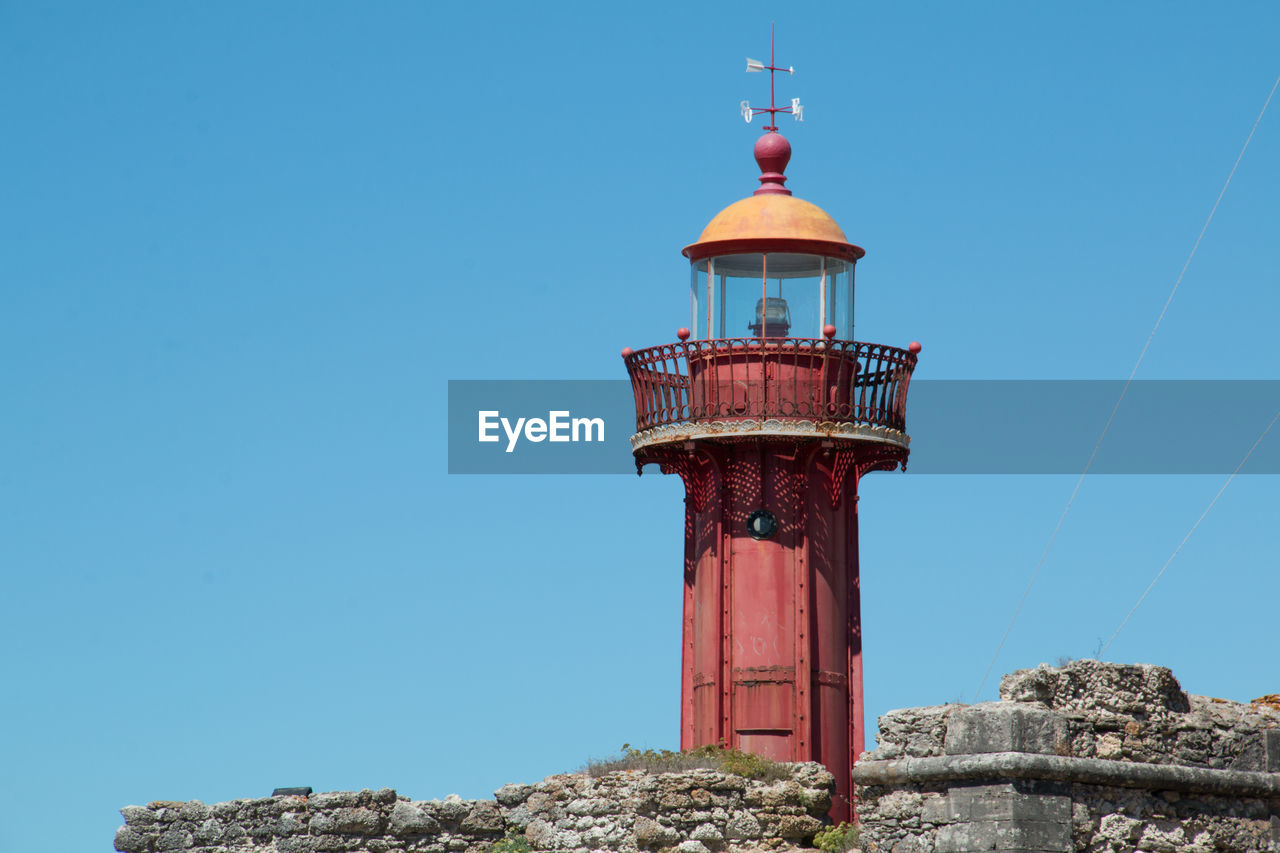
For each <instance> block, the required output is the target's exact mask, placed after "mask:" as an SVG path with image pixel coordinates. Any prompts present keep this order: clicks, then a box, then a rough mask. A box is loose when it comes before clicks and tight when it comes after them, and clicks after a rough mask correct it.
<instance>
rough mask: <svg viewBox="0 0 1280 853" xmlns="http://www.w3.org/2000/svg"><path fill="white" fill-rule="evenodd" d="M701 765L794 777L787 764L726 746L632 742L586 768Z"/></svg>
mask: <svg viewBox="0 0 1280 853" xmlns="http://www.w3.org/2000/svg"><path fill="white" fill-rule="evenodd" d="M698 769H706V770H718V771H720V772H721V773H732V774H734V775H735V776H743V777H745V778H747V779H759V780H762V781H766V782H777V781H780V780H782V779H790V778H791V768H790V767H789V766H788V765H786V764H782V763H780V762H777V761H772V760H770V759H768V758H761V757H760V756H758V755H752V754H751V753H749V752H743V751H741V750H738V749H729V748H728V747H724V746H699V747H697V748H695V749H686V750H683V751H679V752H677V751H673V750H670V749H634V748H633V747H632V746H631V744H629V743H624V744H623V745H622V752H621V754H620V755H618V756H615V757H613V758H599V759H592V760H591V761H588V762H587V764H586V766H585V767H583V768H582V771H583V772H584V773H586V774H587V775H589V776H596V777H598V776H604V775H605V774H606V773H613V772H616V771H619V770H647V771H648V772H650V773H679V772H681V771H683V770H698Z"/></svg>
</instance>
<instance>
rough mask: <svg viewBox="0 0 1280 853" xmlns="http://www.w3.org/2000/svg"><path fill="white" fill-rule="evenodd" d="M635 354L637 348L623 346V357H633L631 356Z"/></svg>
mask: <svg viewBox="0 0 1280 853" xmlns="http://www.w3.org/2000/svg"><path fill="white" fill-rule="evenodd" d="M634 354H635V350H633V349H632V348H631V347H623V348H622V357H623V358H631V356H632V355H634Z"/></svg>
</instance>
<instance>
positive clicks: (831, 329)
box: [822, 323, 836, 339]
mask: <svg viewBox="0 0 1280 853" xmlns="http://www.w3.org/2000/svg"><path fill="white" fill-rule="evenodd" d="M822 334H823V335H824V336H825V337H826V338H827V339H831V338H834V337H835V336H836V327H835V326H833V325H831V324H830V323H828V324H827V325H825V326H823V327H822Z"/></svg>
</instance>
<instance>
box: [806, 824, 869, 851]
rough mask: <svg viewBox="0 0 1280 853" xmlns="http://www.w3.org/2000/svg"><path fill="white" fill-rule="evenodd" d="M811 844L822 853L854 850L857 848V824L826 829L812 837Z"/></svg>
mask: <svg viewBox="0 0 1280 853" xmlns="http://www.w3.org/2000/svg"><path fill="white" fill-rule="evenodd" d="M813 844H814V846H815V847H817V848H818V849H819V850H822V851H824V853H845V851H847V850H854V849H856V848H857V846H858V827H857V824H852V823H842V824H840V825H839V826H831V827H827V828H826V829H824V830H822V831H821V832H819V833H818V834H817V835H815V836H814V837H813Z"/></svg>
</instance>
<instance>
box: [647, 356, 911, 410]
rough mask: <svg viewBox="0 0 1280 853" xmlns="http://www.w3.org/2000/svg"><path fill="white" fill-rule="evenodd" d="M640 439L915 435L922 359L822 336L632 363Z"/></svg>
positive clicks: (649, 358) (648, 359) (652, 358)
mask: <svg viewBox="0 0 1280 853" xmlns="http://www.w3.org/2000/svg"><path fill="white" fill-rule="evenodd" d="M625 361H626V365H627V371H628V373H630V375H631V387H632V390H633V391H634V392H635V398H636V431H637V432H643V431H645V430H648V429H653V428H655V427H665V426H670V425H673V424H684V423H692V424H696V423H699V422H708V421H733V420H763V419H768V418H789V419H797V420H806V421H819V422H823V421H826V422H833V423H836V424H859V425H862V424H865V425H868V426H874V427H884V428H887V429H892V430H898V431H901V432H905V431H906V405H907V386H908V385H909V384H910V381H911V371H912V370H913V369H914V368H915V366H916V354H915V353H913V352H910V351H908V350H905V349H898V348H897V347H889V346H884V345H882V344H868V343H860V342H858V341H838V340H822V339H816V338H721V339H717V340H698V341H686V342H684V343H675V344H664V345H662V346H656V347H650V348H648V349H642V350H636V351H634V352H632V353H631V354H630V355H627V356H625Z"/></svg>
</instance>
